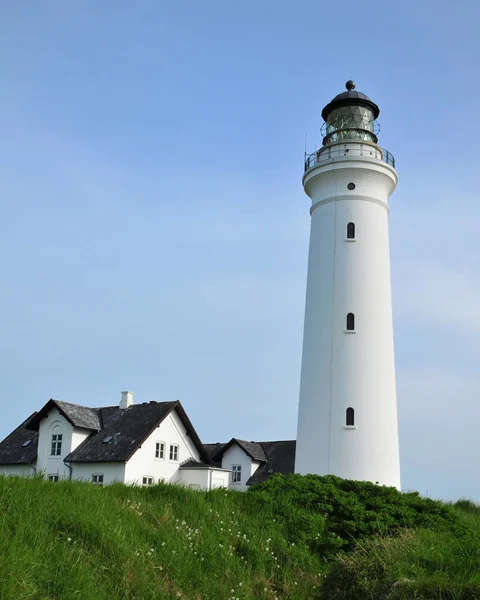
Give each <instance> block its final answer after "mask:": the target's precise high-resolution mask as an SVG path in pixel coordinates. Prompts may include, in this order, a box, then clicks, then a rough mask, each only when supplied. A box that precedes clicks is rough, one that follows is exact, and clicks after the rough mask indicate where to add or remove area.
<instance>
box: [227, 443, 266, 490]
mask: <svg viewBox="0 0 480 600" xmlns="http://www.w3.org/2000/svg"><path fill="white" fill-rule="evenodd" d="M233 465H241V466H242V479H241V481H240V483H233V482H232V476H231V475H230V477H229V484H228V487H229V488H230V489H231V490H239V491H246V490H247V485H246V483H247V481H248V479H249V478H250V477H251V476H252V475H253V474H254V473H255V471H256V470H257V469H258V467H259V465H260V462H259V461H258V460H253V459H251V458H250V456H248V454H246V452H245V451H244V450H242V449H241V448H240V446H238V445H237V444H233V445H232V446H230V448H229V449H228V450H227V451H226V452H225V453H224V455H223V457H222V469H232V467H233Z"/></svg>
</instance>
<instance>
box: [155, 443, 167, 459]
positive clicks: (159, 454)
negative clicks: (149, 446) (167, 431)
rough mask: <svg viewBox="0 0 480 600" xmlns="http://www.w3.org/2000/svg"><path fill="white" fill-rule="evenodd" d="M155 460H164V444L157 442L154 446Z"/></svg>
mask: <svg viewBox="0 0 480 600" xmlns="http://www.w3.org/2000/svg"><path fill="white" fill-rule="evenodd" d="M155 458H165V444H164V442H157V443H156V444H155Z"/></svg>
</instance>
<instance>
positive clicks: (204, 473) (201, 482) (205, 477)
mask: <svg viewBox="0 0 480 600" xmlns="http://www.w3.org/2000/svg"><path fill="white" fill-rule="evenodd" d="M210 473H211V471H210V469H186V470H185V471H179V473H178V483H180V484H181V485H184V486H185V487H189V488H192V489H196V490H209V489H210V477H211V475H210Z"/></svg>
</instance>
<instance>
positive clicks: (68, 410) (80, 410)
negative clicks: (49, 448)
mask: <svg viewBox="0 0 480 600" xmlns="http://www.w3.org/2000/svg"><path fill="white" fill-rule="evenodd" d="M52 408H56V409H57V410H58V411H59V412H60V414H61V415H63V416H64V417H65V419H67V421H68V422H69V423H70V424H71V425H73V426H74V427H82V428H83V429H92V430H93V431H99V430H100V429H101V427H102V426H101V422H100V414H99V409H98V408H89V407H88V406H80V405H79V404H70V402H62V401H61V400H54V399H53V398H51V399H50V400H49V401H48V402H47V403H46V404H45V406H44V407H43V408H42V409H41V410H39V411H38V412H37V413H34V414H33V415H32V416H31V417H30V419H29V420H28V422H27V423H26V428H27V429H31V430H33V431H38V428H39V426H40V421H41V420H42V419H43V418H44V417H45V416H46V415H47V414H48V413H49V412H50V411H51V410H52Z"/></svg>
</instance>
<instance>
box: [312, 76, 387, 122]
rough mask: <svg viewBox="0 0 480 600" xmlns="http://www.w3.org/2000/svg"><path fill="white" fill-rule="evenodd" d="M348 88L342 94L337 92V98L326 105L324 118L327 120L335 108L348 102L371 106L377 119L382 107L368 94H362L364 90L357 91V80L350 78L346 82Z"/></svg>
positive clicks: (323, 111) (323, 112) (323, 113)
mask: <svg viewBox="0 0 480 600" xmlns="http://www.w3.org/2000/svg"><path fill="white" fill-rule="evenodd" d="M345 87H346V88H347V91H346V92H342V93H341V94H337V95H336V96H335V98H334V99H333V100H332V101H331V102H329V103H328V104H327V106H325V108H324V109H323V110H322V119H323V120H324V121H326V120H327V119H328V115H329V114H330V113H331V112H332V110H335V109H336V108H340V107H341V106H346V105H348V104H353V105H354V106H355V105H357V106H358V105H360V106H365V107H366V108H369V109H370V110H371V111H372V112H373V115H374V117H375V119H376V118H377V117H378V115H379V114H380V109H379V108H378V106H377V105H376V104H375V102H372V101H371V100H370V98H369V97H368V96H366V95H365V94H362V92H356V91H355V82H354V81H352V80H351V79H349V80H348V81H347V83H346V84H345Z"/></svg>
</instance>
